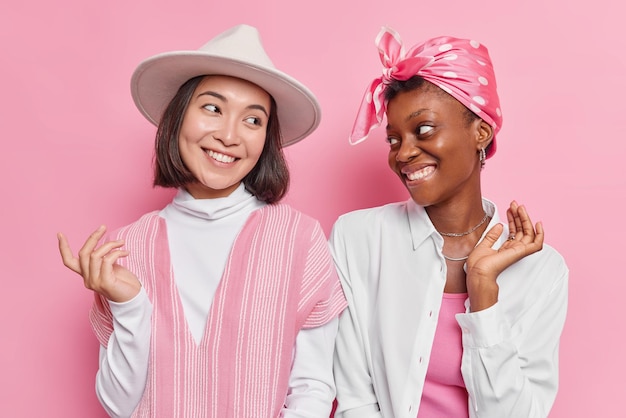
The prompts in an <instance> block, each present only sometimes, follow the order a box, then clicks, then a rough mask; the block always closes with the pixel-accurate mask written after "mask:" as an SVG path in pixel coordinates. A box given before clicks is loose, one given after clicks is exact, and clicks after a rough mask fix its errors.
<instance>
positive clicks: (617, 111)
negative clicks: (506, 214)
mask: <svg viewBox="0 0 626 418" xmlns="http://www.w3.org/2000/svg"><path fill="white" fill-rule="evenodd" d="M9 4H10V5H9ZM618 4H619V2H609V1H608V0H599V1H595V2H582V1H578V2H571V1H566V0H557V1H552V2H548V1H544V0H529V1H525V2H521V1H519V2H504V1H500V0H484V1H480V2H469V1H458V2H457V1H439V2H428V3H425V2H424V3H422V4H420V3H419V2H417V1H415V0H411V1H404V0H402V1H400V0H388V1H385V2H382V1H370V0H360V1H343V2H342V1H337V0H317V1H308V2H300V1H294V0H266V1H264V2H262V1H257V2H254V1H243V0H229V1H220V2H212V1H208V0H204V1H194V0H179V1H164V0H151V1H148V0H136V1H127V0H109V1H102V2H88V1H83V0H57V1H38V2H34V3H33V2H28V1H24V2H17V1H11V2H9V1H8V0H4V1H3V2H2V3H1V4H0V60H1V63H2V65H1V66H0V72H1V73H0V74H1V75H2V76H1V77H0V93H1V94H2V99H1V100H0V129H1V133H2V142H3V145H2V151H1V152H0V178H1V179H2V180H1V185H0V187H1V192H2V193H1V196H2V205H1V209H0V210H1V214H2V215H1V216H0V231H1V232H2V234H3V238H2V251H0V257H1V262H2V263H1V266H2V273H1V275H2V296H1V298H2V301H1V303H0V321H1V326H2V328H1V334H0V335H1V337H0V338H1V339H2V340H1V342H0V416H3V417H64V418H73V417H80V418H84V417H101V416H102V417H103V416H105V414H104V413H103V412H102V410H101V408H100V406H99V404H98V401H97V399H96V397H95V394H94V390H93V386H94V374H95V372H96V369H97V342H96V339H95V337H94V336H93V335H92V333H91V330H90V327H89V324H88V320H87V311H88V309H89V306H90V303H91V300H92V297H91V294H90V293H89V292H88V291H86V290H85V289H84V288H83V287H82V284H81V281H80V280H79V277H78V276H76V275H74V274H70V272H69V271H67V270H66V269H65V268H64V267H63V266H62V265H61V262H60V258H59V255H58V252H57V248H56V238H55V233H56V232H57V231H58V230H61V231H63V232H65V233H66V234H67V235H68V236H69V238H70V241H71V243H72V244H73V245H74V247H78V246H79V244H80V243H82V241H83V239H84V238H85V237H86V235H87V234H88V233H90V232H91V231H92V230H93V229H95V228H96V227H97V226H98V225H99V224H101V223H105V224H107V225H109V226H111V227H117V226H121V225H123V224H126V223H129V222H131V221H133V220H134V219H136V218H137V217H138V216H139V215H140V214H142V213H144V212H146V211H148V210H152V209H156V208H160V207H162V206H163V204H164V202H166V201H167V200H168V199H169V197H170V195H171V192H168V191H163V190H155V189H152V188H151V185H150V184H151V183H150V182H151V154H152V137H153V134H154V128H153V127H152V126H151V125H149V124H148V123H147V122H146V121H145V120H144V119H143V118H142V117H141V116H140V114H139V113H138V112H137V111H136V109H135V108H134V105H133V103H132V101H131V97H130V94H129V87H128V86H129V78H130V75H131V72H132V70H133V69H134V67H135V66H136V64H137V63H138V62H139V61H140V60H141V59H143V58H145V57H147V56H149V55H152V54H155V53H158V52H162V51H165V50H168V49H177V48H189V49H196V48H197V47H199V46H200V45H202V44H203V43H204V42H205V41H207V40H208V39H209V38H210V37H212V36H213V35H215V34H217V33H218V32H221V31H222V30H224V29H226V28H228V27H230V26H232V25H234V24H237V23H249V24H252V25H255V26H257V27H258V28H259V29H260V31H261V33H262V35H263V39H264V43H265V45H266V49H267V51H268V52H269V54H270V55H271V56H272V57H273V60H274V63H275V64H276V65H277V66H278V67H280V68H281V69H283V70H285V71H287V72H288V73H292V74H294V75H296V76H297V78H299V79H301V80H302V81H303V82H305V83H306V84H308V85H309V86H310V88H311V89H312V90H313V91H314V92H316V94H317V95H318V97H319V100H320V102H321V104H322V107H323V120H322V124H321V126H320V128H319V129H318V130H317V131H316V132H315V133H314V134H313V135H312V137H310V138H309V139H307V140H306V141H304V142H302V143H299V144H297V145H295V146H294V147H293V148H290V149H288V152H287V153H288V158H289V161H290V164H291V168H292V172H293V183H292V189H291V192H290V195H289V198H288V201H289V202H290V203H291V204H293V206H295V207H297V208H299V209H301V210H303V211H305V212H307V213H309V214H310V215H312V216H314V217H317V218H318V219H319V220H320V221H321V222H322V224H323V226H324V229H325V231H326V232H327V233H328V232H329V231H330V228H331V226H332V223H333V222H334V220H335V219H336V217H337V216H338V215H339V214H340V213H342V212H345V211H348V210H352V209H356V208H361V207H366V206H371V205H378V204H382V203H385V202H389V201H395V200H401V199H405V198H406V194H405V192H404V190H403V189H402V188H401V186H399V184H398V182H397V181H396V180H395V178H394V177H393V175H392V174H391V173H390V171H389V170H388V168H387V166H386V146H385V144H384V142H383V139H382V131H380V130H378V131H376V132H375V134H374V135H373V136H372V137H371V138H370V140H368V141H367V142H365V143H363V144H361V145H359V146H356V147H351V146H349V145H348V142H347V136H348V132H349V130H350V128H351V126H352V122H353V117H354V114H355V112H356V109H357V105H358V103H359V101H360V99H361V95H362V93H363V91H364V89H365V86H366V84H367V83H368V82H369V81H370V80H371V79H372V78H373V77H374V76H376V75H378V74H379V71H380V66H379V62H378V58H377V55H376V51H375V48H374V38H375V36H376V34H377V33H378V30H379V28H380V26H381V25H383V24H388V25H391V26H392V27H394V28H396V29H397V30H398V31H399V32H400V33H401V34H402V36H403V37H404V39H405V40H406V42H407V43H410V44H413V43H415V42H417V41H418V40H423V39H424V38H426V37H431V36H436V35H443V34H450V35H456V36H463V37H471V38H475V39H477V40H480V41H482V42H483V43H485V44H486V45H487V46H488V48H489V50H490V52H491V54H492V58H493V61H494V64H495V68H496V74H497V75H498V83H499V91H500V95H501V103H502V107H503V111H504V125H503V129H502V131H501V133H500V135H499V137H498V138H499V147H498V152H497V154H496V155H495V157H494V158H493V159H491V160H489V161H488V163H487V167H486V169H485V170H484V172H483V182H484V193H485V195H486V196H487V197H489V198H491V199H492V200H494V201H495V202H496V203H497V204H498V205H499V206H500V208H504V207H506V205H507V204H508V202H509V201H510V200H511V199H517V200H518V201H519V202H521V203H524V204H526V205H527V206H528V208H529V211H530V213H531V215H532V216H533V218H534V219H535V220H542V221H543V222H544V225H545V228H546V231H547V240H548V242H549V243H550V244H552V245H553V246H555V247H556V248H557V249H558V250H559V251H560V252H561V253H562V254H563V255H564V256H565V258H566V259H567V261H568V264H569V267H570V269H571V279H570V280H571V281H570V283H571V285H570V289H571V291H570V308H569V314H568V319H567V324H566V327H565V331H564V334H563V338H562V346H561V365H562V367H561V386H560V392H559V395H558V397H557V400H556V404H555V406H554V409H553V413H552V414H551V417H561V418H565V417H567V418H570V417H590V416H595V417H617V416H620V417H621V416H624V412H623V407H620V408H619V409H621V410H622V411H621V412H620V410H618V405H620V406H621V404H622V403H623V397H624V395H625V394H626V391H625V389H626V385H625V384H624V383H623V381H624V374H625V372H626V357H625V356H624V348H623V347H624V337H623V334H624V325H623V324H624V322H623V319H622V318H620V316H623V309H622V307H623V303H622V302H623V295H624V293H625V290H626V284H625V280H624V279H625V278H626V277H625V274H624V273H623V268H619V267H618V266H619V263H620V262H621V261H623V260H622V258H621V257H623V256H624V248H625V246H624V236H625V233H626V228H625V227H624V222H623V219H624V216H623V206H622V205H621V203H622V202H623V195H624V190H625V188H626V187H625V178H626V176H625V174H624V173H625V170H624V165H625V162H624V157H625V152H624V151H625V146H624V143H626V138H625V134H624V133H625V132H626V116H625V114H624V106H623V97H624V93H626V77H624V74H625V73H626V58H625V57H626V55H624V51H626V33H625V30H624V22H623V19H622V17H623V12H621V11H620V10H618V9H617V8H616V7H617V5H618ZM620 167H621V168H620ZM616 267H618V268H616Z"/></svg>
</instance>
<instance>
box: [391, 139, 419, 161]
mask: <svg viewBox="0 0 626 418" xmlns="http://www.w3.org/2000/svg"><path fill="white" fill-rule="evenodd" d="M419 154H420V149H419V147H417V145H416V144H415V140H414V139H412V138H402V142H401V143H400V148H399V149H398V152H397V154H396V161H398V162H401V163H406V162H409V161H411V160H412V159H413V158H415V157H417V156H418V155H419Z"/></svg>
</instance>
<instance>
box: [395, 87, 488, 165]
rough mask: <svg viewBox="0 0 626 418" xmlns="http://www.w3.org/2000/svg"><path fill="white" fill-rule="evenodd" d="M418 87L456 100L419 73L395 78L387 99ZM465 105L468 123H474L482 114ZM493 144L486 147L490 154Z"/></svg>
mask: <svg viewBox="0 0 626 418" xmlns="http://www.w3.org/2000/svg"><path fill="white" fill-rule="evenodd" d="M418 89H422V91H428V92H436V93H440V94H441V96H442V97H447V98H450V99H452V100H456V99H455V98H454V97H453V96H451V95H449V94H448V93H446V92H445V91H444V90H442V89H441V88H439V87H437V86H436V85H434V84H433V83H431V82H429V81H427V80H425V79H424V78H422V77H420V76H418V75H414V76H413V77H411V78H409V79H408V80H395V79H394V80H392V81H391V82H390V83H389V84H388V85H387V87H386V88H385V101H386V102H389V101H391V100H393V98H394V97H396V96H397V95H398V94H399V93H402V92H407V91H413V90H418ZM463 107H464V108H465V120H466V122H467V124H468V125H469V124H470V123H472V122H473V121H475V120H476V119H480V116H478V115H477V114H476V113H474V112H472V111H471V110H470V109H468V108H467V106H465V105H463ZM491 144H492V143H491V142H490V143H489V145H487V148H486V149H485V151H486V153H487V154H489V148H490V147H491Z"/></svg>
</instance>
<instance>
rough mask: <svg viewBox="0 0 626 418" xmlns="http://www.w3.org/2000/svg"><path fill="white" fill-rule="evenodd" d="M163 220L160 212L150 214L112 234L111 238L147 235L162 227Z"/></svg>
mask: <svg viewBox="0 0 626 418" xmlns="http://www.w3.org/2000/svg"><path fill="white" fill-rule="evenodd" d="M160 222H161V218H160V217H159V211H152V212H148V213H146V214H144V215H142V216H141V217H139V219H137V220H136V221H134V222H133V223H130V224H128V225H125V226H122V227H120V228H118V229H116V230H114V231H113V232H112V233H111V236H113V237H116V238H117V239H120V238H125V237H127V236H129V235H138V234H145V233H146V232H147V231H149V230H151V229H155V228H157V227H158V226H159V225H160Z"/></svg>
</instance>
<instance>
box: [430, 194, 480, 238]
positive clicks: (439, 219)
mask: <svg viewBox="0 0 626 418" xmlns="http://www.w3.org/2000/svg"><path fill="white" fill-rule="evenodd" d="M425 210H426V213H427V214H428V217H429V218H430V220H431V222H432V223H433V225H434V227H435V229H436V230H437V231H439V232H444V233H465V232H468V231H470V230H472V228H474V227H475V226H476V225H478V224H479V223H480V222H481V221H482V220H483V218H484V216H485V210H484V209H483V203H482V199H481V198H480V195H478V196H477V197H476V198H474V199H472V200H471V201H467V200H463V201H459V202H455V203H449V204H445V205H433V206H428V207H426V208H425ZM486 224H487V222H485V223H484V224H483V225H481V226H482V227H484V226H486ZM478 230H480V233H481V234H482V231H483V230H484V228H481V227H478V228H477V229H476V230H475V231H473V233H472V234H471V235H474V234H475V233H476V232H478ZM479 236H480V235H479Z"/></svg>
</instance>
